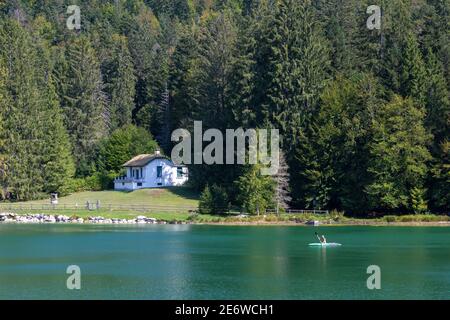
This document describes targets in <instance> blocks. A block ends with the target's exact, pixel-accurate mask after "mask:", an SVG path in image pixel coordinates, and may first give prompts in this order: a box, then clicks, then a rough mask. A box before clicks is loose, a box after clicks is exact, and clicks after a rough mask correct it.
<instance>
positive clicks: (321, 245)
mask: <svg viewBox="0 0 450 320" xmlns="http://www.w3.org/2000/svg"><path fill="white" fill-rule="evenodd" d="M309 245H310V246H318V247H338V246H341V244H340V243H336V242H327V243H320V242H314V243H310V244H309Z"/></svg>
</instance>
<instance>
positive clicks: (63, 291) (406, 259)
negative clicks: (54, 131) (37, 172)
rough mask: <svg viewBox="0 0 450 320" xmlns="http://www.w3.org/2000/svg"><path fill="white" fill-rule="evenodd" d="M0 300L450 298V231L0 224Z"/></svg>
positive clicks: (386, 228)
mask: <svg viewBox="0 0 450 320" xmlns="http://www.w3.org/2000/svg"><path fill="white" fill-rule="evenodd" d="M315 231H318V232H319V233H324V234H325V235H326V236H327V239H328V241H329V242H339V243H342V246H341V247H332V248H320V247H309V246H308V243H310V242H316V239H315V237H314V232H315ZM69 265H78V266H79V267H80V269H81V290H68V289H67V287H66V280H67V278H68V277H69V275H68V274H66V268H67V267H68V266H69ZM369 265H377V266H379V267H380V268H381V289H380V290H369V289H367V286H366V281H367V278H368V277H369V276H370V275H369V274H367V267H368V266H369ZM0 299H450V228H448V227H435V228H432V227H361V226H358V227H319V228H313V227H295V226H293V227H286V226H280V227H278V226H264V227H259V226H202V225H145V226H134V225H133V226H106V225H103V226H102V225H25V224H24V225H19V224H0Z"/></svg>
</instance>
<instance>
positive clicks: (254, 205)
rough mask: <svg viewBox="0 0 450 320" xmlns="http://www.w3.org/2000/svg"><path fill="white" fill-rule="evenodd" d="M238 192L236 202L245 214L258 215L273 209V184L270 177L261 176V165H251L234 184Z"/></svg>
mask: <svg viewBox="0 0 450 320" xmlns="http://www.w3.org/2000/svg"><path fill="white" fill-rule="evenodd" d="M235 184H236V188H237V189H238V190H239V195H238V201H239V203H240V204H241V206H242V209H243V210H244V211H245V212H248V213H251V214H258V215H259V214H260V213H263V212H265V211H266V210H267V209H270V208H274V204H275V199H274V197H275V182H274V180H273V179H272V177H271V176H266V175H262V174H261V165H251V166H249V167H248V168H247V170H246V172H245V173H244V174H243V175H242V176H240V177H239V178H238V180H237V181H236V182H235Z"/></svg>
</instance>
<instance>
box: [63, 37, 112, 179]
mask: <svg viewBox="0 0 450 320" xmlns="http://www.w3.org/2000/svg"><path fill="white" fill-rule="evenodd" d="M57 76H58V82H59V88H58V93H59V96H60V99H61V106H62V108H63V111H64V120H65V125H66V128H67V130H68V132H69V135H70V139H71V143H72V146H73V151H74V156H75V161H76V166H77V175H81V176H83V175H88V174H90V173H92V172H93V170H94V169H95V165H94V163H93V156H94V154H95V150H96V147H97V145H98V143H99V141H100V140H101V139H102V138H103V137H104V136H105V135H106V134H107V132H108V126H109V125H110V113H109V110H108V109H107V103H106V97H105V94H104V92H103V89H104V88H103V86H104V85H103V82H102V75H101V72H100V65H99V62H98V59H97V56H96V53H95V51H94V49H93V47H92V46H91V44H90V41H89V39H88V38H86V37H85V36H80V37H78V38H75V39H73V40H71V41H70V42H69V43H67V48H66V52H65V57H63V61H62V62H60V65H59V69H58V73H57Z"/></svg>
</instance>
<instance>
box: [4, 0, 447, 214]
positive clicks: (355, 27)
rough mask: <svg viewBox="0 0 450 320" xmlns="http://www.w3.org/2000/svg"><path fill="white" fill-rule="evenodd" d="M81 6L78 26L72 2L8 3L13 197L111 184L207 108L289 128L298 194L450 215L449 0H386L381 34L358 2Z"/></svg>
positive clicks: (258, 180) (217, 180)
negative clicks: (72, 25)
mask: <svg viewBox="0 0 450 320" xmlns="http://www.w3.org/2000/svg"><path fill="white" fill-rule="evenodd" d="M79 5H81V6H82V29H81V30H79V31H75V30H68V28H67V27H66V25H65V23H64V19H61V17H65V11H66V9H67V8H66V7H65V6H64V4H63V3H62V2H61V1H6V2H5V1H0V48H1V50H0V186H1V190H0V197H1V198H2V199H5V198H9V199H23V200H26V199H32V198H36V197H40V196H41V195H43V194H46V193H48V192H53V191H57V192H60V193H62V194H65V193H68V192H70V190H91V189H92V190H99V189H101V188H109V187H111V177H112V176H113V175H114V174H118V173H119V172H120V170H121V165H122V164H123V162H125V161H127V160H129V158H131V157H132V156H134V155H136V154H138V153H150V152H153V151H154V150H155V148H157V144H156V143H155V142H154V139H153V138H152V137H155V139H156V140H157V141H158V143H159V145H160V146H161V147H162V148H164V151H165V153H166V154H170V148H171V145H170V141H169V140H170V139H169V137H170V133H171V132H172V130H174V129H177V128H186V129H192V122H193V120H201V121H202V122H203V127H204V130H206V129H209V128H218V129H221V130H223V129H226V128H234V129H235V128H238V127H243V128H264V129H265V128H277V129H279V130H280V133H281V135H282V141H281V147H282V149H283V150H284V151H285V153H286V163H287V165H286V168H285V169H286V170H285V172H287V173H288V174H289V176H290V179H289V182H286V183H285V184H286V186H285V187H286V188H285V187H283V188H282V189H283V190H289V191H290V196H291V197H292V201H290V204H291V205H293V206H294V207H297V208H317V209H319V208H327V209H337V210H345V211H346V212H351V213H353V214H356V213H364V212H367V211H368V210H370V211H389V212H394V213H400V212H406V211H408V212H412V211H414V212H422V211H424V210H425V208H424V204H428V206H429V209H430V210H431V211H439V212H448V210H449V208H450V199H449V192H448V189H449V183H450V182H449V181H450V180H449V159H448V150H449V147H448V146H449V142H448V141H449V138H448V137H449V134H450V132H449V128H450V120H449V119H450V102H449V101H450V99H449V89H448V88H449V80H448V79H450V72H449V67H448V66H449V65H450V51H449V50H450V49H449V48H450V45H449V37H448V21H449V14H450V2H449V1H447V0H446V1H438V0H427V1H409V0H408V1H407V0H401V1H390V0H380V3H378V5H380V6H381V8H382V14H383V16H382V28H381V29H380V30H368V29H367V27H366V20H367V17H368V15H367V13H366V9H367V5H368V3H366V2H361V1H357V0H346V1H341V0H327V1H324V0H314V1H312V0H305V1H298V0H276V1H272V0H261V1H252V0H207V1H205V0H145V1H144V0H138V1H129V0H118V1H114V2H111V1H85V0H83V1H79ZM132 124H133V125H136V126H138V128H137V127H134V126H132ZM189 169H190V177H189V178H190V183H191V184H192V186H194V187H195V188H196V189H197V190H203V189H204V188H205V186H206V185H209V186H210V188H209V190H210V192H211V197H214V196H217V197H218V198H220V196H219V195H220V194H222V195H224V194H226V197H225V196H224V197H223V199H225V198H226V201H225V200H223V199H222V200H223V202H224V203H225V202H226V205H228V203H231V204H233V205H243V204H244V203H245V206H246V207H248V208H249V209H247V210H250V211H252V212H257V211H258V210H257V208H258V207H260V209H261V210H260V211H262V210H263V208H262V207H268V206H270V205H271V204H270V205H269V203H270V202H271V201H270V198H271V196H273V195H274V193H273V191H272V193H270V192H269V191H267V190H270V188H269V187H267V188H265V187H262V185H268V184H269V183H268V181H265V180H264V177H259V176H257V175H252V174H251V173H250V172H251V171H252V170H250V169H249V168H247V167H244V166H241V165H227V166H226V167H225V166H223V165H195V166H190V168H189ZM74 170H75V176H76V178H75V179H73V176H74ZM286 176H287V175H286ZM84 178H86V179H84ZM235 181H236V183H235ZM239 182H241V183H239ZM266 182H267V183H266ZM214 185H215V186H214ZM238 186H239V187H238ZM245 186H251V187H245ZM278 186H280V183H279V181H278ZM253 187H257V188H260V190H259V191H258V192H254V190H252V188H253ZM213 188H215V189H216V190H215V191H214V192H213V191H212V189H213ZM240 188H241V189H242V190H243V191H245V192H242V190H241V189H240ZM278 189H280V188H278ZM264 190H266V191H264ZM424 190H427V192H426V193H424ZM222 191H223V192H222ZM276 193H278V192H276ZM219 200H220V199H216V200H215V201H216V202H217V201H218V202H220V201H219ZM213 211H214V213H217V205H216V209H214V210H213ZM270 219H272V217H271V218H270Z"/></svg>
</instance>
